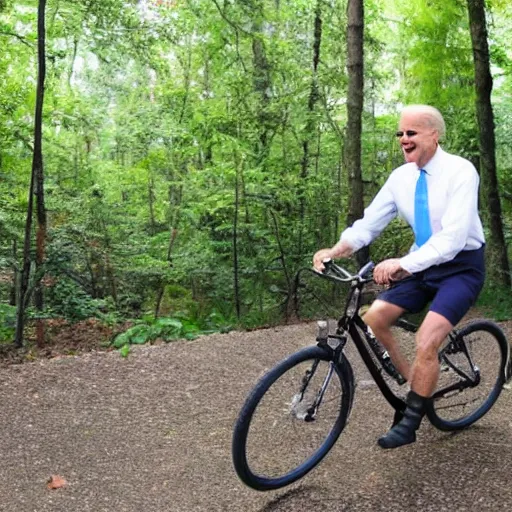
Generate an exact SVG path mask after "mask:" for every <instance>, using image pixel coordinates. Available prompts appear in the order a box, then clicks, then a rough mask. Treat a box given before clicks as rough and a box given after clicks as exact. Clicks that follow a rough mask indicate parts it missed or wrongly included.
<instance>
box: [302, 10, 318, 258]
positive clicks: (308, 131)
mask: <svg viewBox="0 0 512 512" xmlns="http://www.w3.org/2000/svg"><path fill="white" fill-rule="evenodd" d="M313 26H314V33H313V66H312V77H311V87H310V90H309V98H308V112H307V116H308V118H307V122H306V126H305V129H304V138H303V140H302V162H301V172H300V183H299V222H300V225H299V241H298V244H297V255H296V258H297V261H301V260H302V253H303V249H304V248H303V238H304V228H305V226H304V221H305V217H306V188H307V183H306V180H307V177H308V175H309V165H310V149H309V145H310V139H311V137H312V135H313V134H315V131H316V121H315V118H314V112H315V106H316V103H317V102H318V97H319V93H318V78H317V70H318V63H319V62H320V47H321V44H322V10H321V3H320V0H318V1H317V4H316V8H315V22H314V24H313Z"/></svg>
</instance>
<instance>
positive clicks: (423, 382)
mask: <svg viewBox="0 0 512 512" xmlns="http://www.w3.org/2000/svg"><path fill="white" fill-rule="evenodd" d="M452 329H453V325H452V324H451V322H449V321H448V320H447V319H446V318H445V317H444V316H442V315H440V314H439V313H435V312H434V311H429V312H428V313H427V316H426V317H425V320H423V323H422V324H421V327H420V328H419V330H418V333H417V334H416V357H415V358H414V362H413V364H412V368H411V389H412V390H413V391H415V392H416V393H417V394H418V395H420V396H424V397H430V396H431V395H432V393H433V392H434V390H435V388H436V384H437V380H438V378H439V357H438V353H439V348H440V347H441V345H442V344H443V341H444V340H445V339H446V337H447V336H448V334H449V333H450V331H451V330H452Z"/></svg>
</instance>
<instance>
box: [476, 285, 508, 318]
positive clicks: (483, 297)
mask: <svg viewBox="0 0 512 512" xmlns="http://www.w3.org/2000/svg"><path fill="white" fill-rule="evenodd" d="M477 306H478V307H479V308H481V309H482V310H483V311H484V314H485V316H486V317H488V318H492V319H494V320H496V321H498V322H502V321H506V320H510V319H511V318H512V295H511V293H510V290H509V289H507V288H504V287H502V286H501V287H500V286H496V283H493V282H492V281H490V280H488V281H487V282H486V284H485V286H484V288H483V290H482V292H481V293H480V296H479V297H478V301H477Z"/></svg>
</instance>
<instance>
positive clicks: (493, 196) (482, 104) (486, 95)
mask: <svg viewBox="0 0 512 512" xmlns="http://www.w3.org/2000/svg"><path fill="white" fill-rule="evenodd" d="M468 12H469V24H470V29H471V41H472V45H473V58H474V62H475V89H476V113H477V118H478V128H479V147H480V174H481V176H482V188H483V193H484V197H485V203H486V208H485V211H486V212H487V217H488V222H489V229H490V240H489V252H490V261H491V265H489V268H490V270H491V275H492V277H493V278H494V280H495V281H496V282H499V283H501V284H503V285H505V286H507V287H510V285H511V279H510V266H509V261H508V255H507V247H506V244H505V238H504V234H503V223H502V217H501V201H500V195H499V190H498V176H497V170H496V152H495V136H494V114H493V109H492V104H491V92H492V87H493V79H492V75H491V71H490V61H489V44H488V40H487V23H486V20H485V3H484V0H468Z"/></svg>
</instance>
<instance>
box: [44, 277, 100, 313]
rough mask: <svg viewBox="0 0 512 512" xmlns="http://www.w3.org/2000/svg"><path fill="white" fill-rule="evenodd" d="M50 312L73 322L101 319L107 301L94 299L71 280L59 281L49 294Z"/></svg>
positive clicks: (63, 279)
mask: <svg viewBox="0 0 512 512" xmlns="http://www.w3.org/2000/svg"><path fill="white" fill-rule="evenodd" d="M47 298H48V301H49V305H48V308H47V309H48V312H49V313H50V314H51V315H52V316H60V317H63V318H65V319H66V320H70V321H71V322H77V321H79V320H85V319H86V318H91V317H101V315H102V312H103V311H104V309H105V301H104V300H100V299H93V298H91V297H90V296H89V295H88V294H87V293H85V292H84V290H83V289H82V288H80V287H79V286H78V284H77V283H75V282H73V281H71V280H70V279H66V278H61V279H59V280H58V281H57V282H56V283H55V285H54V286H53V287H51V291H50V292H49V293H48V294H47Z"/></svg>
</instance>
